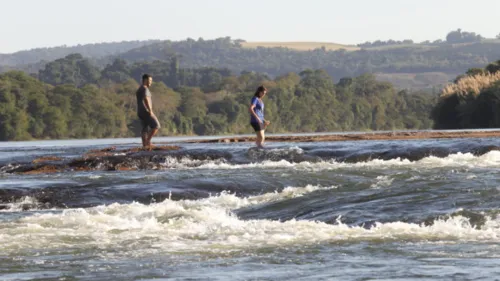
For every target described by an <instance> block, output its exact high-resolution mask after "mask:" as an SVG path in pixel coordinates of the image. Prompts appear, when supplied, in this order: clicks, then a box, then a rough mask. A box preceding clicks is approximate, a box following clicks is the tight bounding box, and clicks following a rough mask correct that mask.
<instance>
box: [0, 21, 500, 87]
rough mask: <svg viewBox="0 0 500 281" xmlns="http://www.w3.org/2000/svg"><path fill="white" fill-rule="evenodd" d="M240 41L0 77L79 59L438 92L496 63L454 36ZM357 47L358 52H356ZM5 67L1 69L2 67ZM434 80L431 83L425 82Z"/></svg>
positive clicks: (21, 58)
mask: <svg viewBox="0 0 500 281" xmlns="http://www.w3.org/2000/svg"><path fill="white" fill-rule="evenodd" d="M242 42H244V41H243V40H233V39H231V38H230V37H226V38H218V39H215V40H204V39H202V38H200V39H197V40H194V39H187V40H184V41H176V42H174V41H154V40H152V41H142V42H141V41H137V42H123V43H103V44H92V45H81V46H76V47H58V48H45V49H35V50H31V51H23V52H18V53H14V54H9V55H0V71H8V70H13V69H15V70H22V71H25V72H27V73H37V72H38V71H39V70H41V69H43V68H44V67H45V65H46V64H47V63H48V62H49V61H52V60H55V59H60V58H63V57H65V56H67V55H70V54H73V53H79V54H82V55H83V56H84V57H86V58H88V59H89V60H90V61H91V62H92V63H93V64H94V65H95V66H96V67H97V68H99V69H100V70H101V69H103V68H104V67H106V65H108V64H110V63H112V62H113V61H115V60H116V59H122V60H124V61H126V62H127V63H129V64H133V63H135V62H144V61H146V62H152V61H159V62H163V63H170V62H171V61H172V60H174V59H175V60H176V61H177V63H178V64H179V66H180V67H182V68H189V69H198V68H205V67H215V68H220V69H228V70H230V71H231V72H232V73H234V74H240V73H241V72H243V71H254V72H258V73H262V74H265V75H267V76H269V77H272V78H275V77H278V76H281V75H284V74H286V73H289V72H296V71H298V70H301V69H307V68H310V69H324V70H325V71H326V72H327V73H328V74H329V75H330V76H331V77H332V78H333V79H334V82H338V81H339V80H340V79H341V78H343V77H354V76H359V75H362V74H364V73H375V74H381V76H379V77H382V78H383V80H385V81H389V82H391V83H393V84H395V85H396V86H397V87H398V88H404V89H412V88H432V87H436V88H442V87H443V86H445V84H447V83H448V82H449V80H450V79H451V78H452V77H454V76H456V75H458V74H460V73H462V72H463V71H464V69H469V68H474V67H481V66H483V65H486V64H487V63H489V62H491V61H494V60H496V59H498V58H499V57H500V48H499V47H500V44H499V43H500V41H499V40H496V39H485V38H483V37H482V36H481V35H479V34H475V33H474V32H466V31H462V30H460V29H459V30H456V31H452V32H450V33H448V34H447V35H446V38H445V40H436V41H433V42H429V41H427V42H422V43H414V42H413V41H411V40H403V41H395V40H387V41H375V42H366V43H363V44H359V45H358V46H359V47H360V49H359V50H346V49H342V48H341V49H338V50H327V49H326V48H322V47H318V48H316V49H314V50H309V51H298V50H294V49H292V48H285V47H270V48H264V47H257V48H245V47H243V46H242ZM355 47H356V46H355ZM2 65H3V66H2ZM429 77H434V78H433V79H428V78H429Z"/></svg>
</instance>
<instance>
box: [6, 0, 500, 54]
mask: <svg viewBox="0 0 500 281" xmlns="http://www.w3.org/2000/svg"><path fill="white" fill-rule="evenodd" d="M0 9H1V10H2V13H1V16H0V38H1V39H0V42H1V43H0V53H10V52H15V51H18V50H23V49H31V48H36V47H50V46H59V45H76V44H85V43H96V42H111V41H123V40H143V39H171V40H183V39H186V38H189V37H190V38H193V39H198V38H199V37H203V38H204V39H213V38H217V37H224V36H230V37H231V38H234V39H237V38H239V39H245V40H247V41H323V42H336V43H343V44H356V43H362V42H365V41H374V40H377V39H382V40H388V39H394V40H403V39H413V40H414V41H416V42H421V41H424V40H436V39H444V38H445V36H446V34H447V33H448V32H449V31H451V30H455V29H457V28H462V30H465V31H472V32H476V33H479V34H481V35H482V36H484V37H495V36H496V35H497V34H499V33H500V23H499V21H498V18H499V11H500V0H474V1H465V0H412V1H410V0H142V1H140V0H135V1H133V0H15V1H10V0H0Z"/></svg>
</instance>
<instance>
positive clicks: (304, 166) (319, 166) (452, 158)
mask: <svg viewBox="0 0 500 281" xmlns="http://www.w3.org/2000/svg"><path fill="white" fill-rule="evenodd" d="M164 167H165V168H176V169H268V168H293V169H299V170H335V169H350V168H354V169H358V168H377V169H389V168H397V167H401V168H419V169H434V168H447V167H450V168H453V167H456V168H458V167H463V168H481V167H483V168H495V167H500V151H490V152H488V153H486V154H483V155H481V156H475V155H473V154H472V153H461V152H459V153H456V154H451V155H448V156H447V157H443V158H440V157H436V156H429V157H425V158H423V159H421V160H418V161H411V160H408V159H402V158H396V159H390V160H381V159H373V160H369V161H363V162H357V163H348V162H338V161H336V160H331V161H319V162H308V161H304V162H291V161H287V160H279V161H270V160H265V161H262V162H253V163H248V164H232V163H229V162H228V161H225V160H215V161H211V160H203V161H200V160H193V159H190V158H181V159H174V158H169V159H168V160H167V161H166V164H165V165H164Z"/></svg>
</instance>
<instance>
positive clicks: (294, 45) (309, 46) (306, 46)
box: [241, 42, 360, 51]
mask: <svg viewBox="0 0 500 281" xmlns="http://www.w3.org/2000/svg"><path fill="white" fill-rule="evenodd" d="M241 46H242V47H243V48H257V47H265V48H276V47H282V48H289V49H293V50H297V51H308V50H314V49H319V48H321V47H325V49H326V50H329V51H335V50H340V49H345V50H347V51H357V50H360V48H359V47H357V46H353V45H342V44H336V43H325V42H242V43H241Z"/></svg>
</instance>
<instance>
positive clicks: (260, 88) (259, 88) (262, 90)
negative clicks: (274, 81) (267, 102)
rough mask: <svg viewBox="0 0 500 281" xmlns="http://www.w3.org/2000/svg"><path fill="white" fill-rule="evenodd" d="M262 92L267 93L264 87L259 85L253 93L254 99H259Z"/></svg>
mask: <svg viewBox="0 0 500 281" xmlns="http://www.w3.org/2000/svg"><path fill="white" fill-rule="evenodd" d="M264 91H267V89H266V87H264V86H262V85H260V86H259V87H258V88H257V90H256V91H255V95H254V96H256V97H258V98H260V94H261V93H263V92H264Z"/></svg>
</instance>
